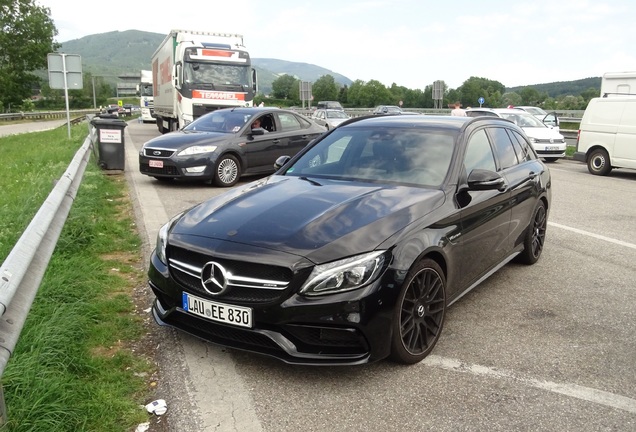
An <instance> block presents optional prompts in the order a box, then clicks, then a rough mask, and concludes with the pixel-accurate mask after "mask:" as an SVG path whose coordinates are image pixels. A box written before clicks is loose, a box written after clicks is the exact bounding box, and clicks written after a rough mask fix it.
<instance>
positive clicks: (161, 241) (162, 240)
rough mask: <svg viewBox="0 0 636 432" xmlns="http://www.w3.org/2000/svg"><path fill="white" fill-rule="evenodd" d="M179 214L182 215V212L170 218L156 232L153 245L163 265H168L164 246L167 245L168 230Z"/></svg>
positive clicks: (179, 216)
mask: <svg viewBox="0 0 636 432" xmlns="http://www.w3.org/2000/svg"><path fill="white" fill-rule="evenodd" d="M181 216H183V212H181V213H179V214H178V215H176V216H174V217H173V218H172V219H170V221H169V222H168V223H167V224H165V225H164V226H162V227H161V228H160V229H159V232H158V233H157V244H156V245H155V253H156V254H157V258H159V260H160V261H161V262H162V263H164V264H165V265H168V258H166V246H167V245H168V232H169V231H170V228H172V225H174V223H175V222H176V221H178V220H179V219H180V218H181Z"/></svg>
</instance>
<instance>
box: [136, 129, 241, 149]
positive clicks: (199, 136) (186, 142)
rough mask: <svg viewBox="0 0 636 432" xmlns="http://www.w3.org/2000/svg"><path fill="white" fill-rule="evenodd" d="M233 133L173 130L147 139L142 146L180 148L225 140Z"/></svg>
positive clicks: (231, 136) (232, 135)
mask: <svg viewBox="0 0 636 432" xmlns="http://www.w3.org/2000/svg"><path fill="white" fill-rule="evenodd" d="M233 137H234V134H230V133H222V132H196V131H175V132H170V133H167V134H165V135H161V136H158V137H156V138H153V139H151V140H150V141H147V142H146V143H145V144H144V148H162V149H173V150H174V149H180V148H183V147H190V146H193V145H200V144H214V143H216V142H223V141H227V140H228V139H231V138H233Z"/></svg>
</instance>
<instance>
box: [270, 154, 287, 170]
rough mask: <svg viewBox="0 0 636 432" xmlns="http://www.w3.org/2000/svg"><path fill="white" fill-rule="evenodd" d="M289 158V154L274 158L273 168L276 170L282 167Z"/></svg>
mask: <svg viewBox="0 0 636 432" xmlns="http://www.w3.org/2000/svg"><path fill="white" fill-rule="evenodd" d="M290 159H291V156H281V157H279V158H278V159H276V162H274V169H275V170H276V171H278V170H279V169H281V168H282V167H283V165H285V164H286V163H287V162H289V160H290Z"/></svg>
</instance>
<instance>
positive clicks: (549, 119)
mask: <svg viewBox="0 0 636 432" xmlns="http://www.w3.org/2000/svg"><path fill="white" fill-rule="evenodd" d="M512 108H514V109H518V110H521V111H525V112H528V113H530V114H532V115H533V116H535V117H536V118H538V119H539V120H541V121H542V122H543V123H544V124H545V125H547V126H552V127H554V128H555V129H556V130H559V117H558V116H557V113H556V112H554V111H553V112H551V113H547V112H546V111H544V110H543V109H541V108H539V107H535V106H523V105H522V106H513V107H512Z"/></svg>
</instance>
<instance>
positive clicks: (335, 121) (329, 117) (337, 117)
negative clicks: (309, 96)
mask: <svg viewBox="0 0 636 432" xmlns="http://www.w3.org/2000/svg"><path fill="white" fill-rule="evenodd" d="M349 118H350V117H349V116H348V115H347V114H346V113H345V112H344V111H340V110H334V109H317V110H316V111H314V113H313V115H312V116H311V119H312V120H313V121H315V122H316V123H318V124H319V125H322V126H324V127H326V128H327V130H329V129H333V128H335V127H336V126H338V125H339V124H340V123H342V122H344V121H346V120H348V119H349Z"/></svg>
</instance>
